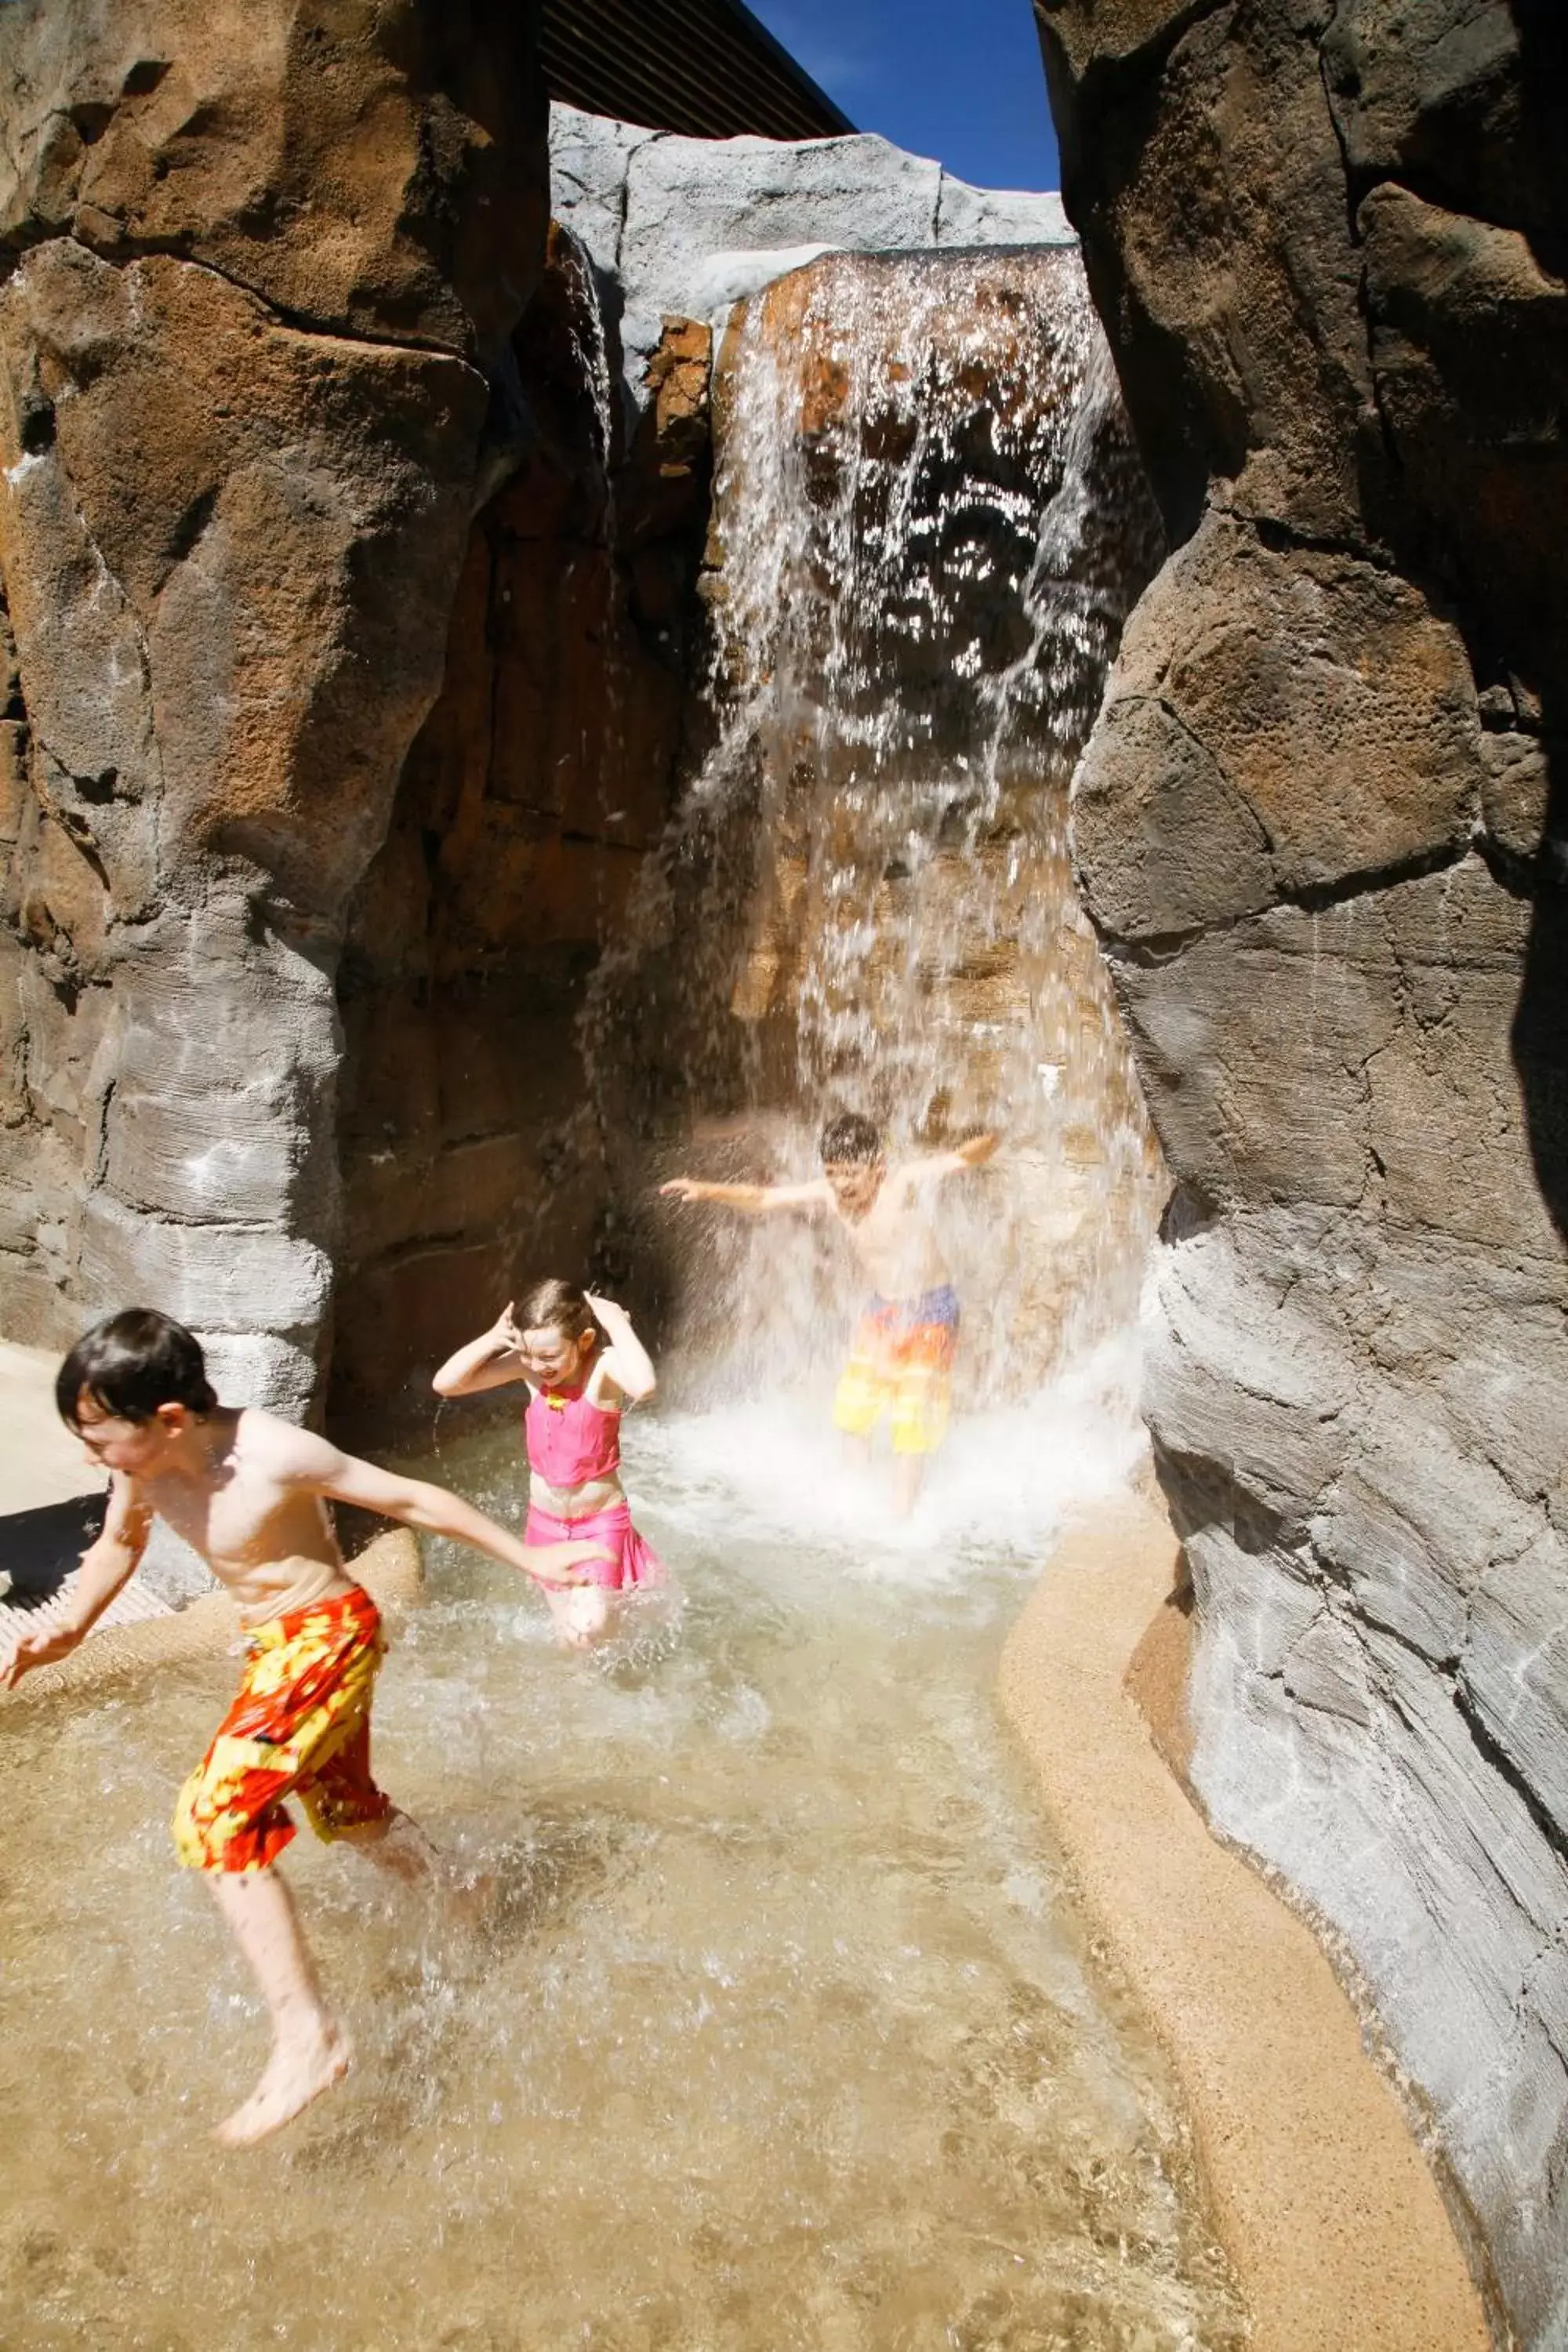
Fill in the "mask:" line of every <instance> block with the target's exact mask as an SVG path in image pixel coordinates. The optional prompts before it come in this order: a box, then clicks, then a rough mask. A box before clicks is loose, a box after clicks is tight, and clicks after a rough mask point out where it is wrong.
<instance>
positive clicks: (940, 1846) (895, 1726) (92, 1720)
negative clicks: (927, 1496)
mask: <svg viewBox="0 0 1568 2352" xmlns="http://www.w3.org/2000/svg"><path fill="white" fill-rule="evenodd" d="M638 1439H639V1444H638V1459H637V1465H636V1475H635V1477H634V1480H633V1484H634V1487H635V1489H636V1491H637V1497H638V1502H639V1512H640V1517H641V1518H642V1520H643V1522H644V1524H645V1526H646V1528H647V1532H648V1533H649V1535H650V1536H651V1537H652V1538H654V1539H655V1541H656V1542H657V1543H658V1546H659V1548H660V1549H661V1550H662V1551H663V1552H664V1553H665V1555H666V1557H667V1558H668V1559H669V1560H670V1561H671V1562H672V1563H673V1564H674V1565H675V1566H676V1567H677V1569H678V1570H679V1582H680V1587H681V1592H682V1596H683V1601H682V1605H681V1607H680V1608H679V1612H674V1613H669V1612H666V1613H665V1614H664V1615H662V1616H661V1615H658V1614H654V1615H650V1617H649V1618H648V1620H647V1622H640V1623H638V1624H637V1625H635V1626H634V1627H633V1628H632V1629H631V1630H630V1632H629V1633H628V1636H627V1638H626V1641H625V1643H623V1644H622V1645H621V1647H620V1649H619V1650H618V1652H617V1654H616V1655H615V1656H613V1657H611V1658H608V1659H603V1660H598V1661H594V1662H584V1661H579V1660H574V1659H570V1658H566V1657H563V1655H562V1654H559V1653H558V1652H556V1651H555V1650H554V1649H553V1648H552V1646H551V1645H550V1643H548V1640H547V1638H546V1634H545V1628H544V1622H543V1612H542V1609H541V1608H539V1607H538V1606H537V1605H536V1603H535V1602H534V1601H533V1600H532V1599H531V1596H530V1595H529V1593H528V1592H527V1591H526V1590H525V1589H523V1588H522V1587H521V1586H520V1585H519V1583H518V1582H517V1581H516V1580H513V1579H512V1578H510V1576H509V1575H508V1574H507V1573H506V1572H505V1571H504V1570H500V1569H494V1568H491V1567H490V1566H489V1564H488V1563H485V1562H482V1561H476V1560H475V1559H473V1558H472V1557H471V1556H462V1557H458V1556H456V1555H444V1553H443V1550H442V1548H440V1547H437V1548H436V1549H435V1552H434V1554H433V1556H432V1559H431V1581H430V1584H429V1587H428V1591H427V1593H426V1597H425V1598H424V1599H423V1600H422V1601H419V1602H417V1603H416V1604H415V1605H414V1606H413V1607H411V1608H410V1609H409V1610H407V1611H406V1612H404V1613H403V1614H402V1615H401V1617H400V1618H399V1620H398V1621H397V1622H396V1623H395V1627H394V1635H395V1642H394V1648H393V1652H392V1655H391V1658H390V1660H389V1662H388V1664H387V1666H386V1668H385V1670H384V1677H383V1685H382V1689H381V1693H380V1696H379V1699H378V1706H377V1734H376V1737H377V1769H378V1771H379V1773H380V1775H381V1777H382V1778H383V1780H384V1782H385V1785H386V1786H387V1787H388V1789H389V1790H391V1791H392V1793H393V1794H394V1795H395V1797H396V1798H397V1799H398V1801H400V1802H401V1803H403V1804H404V1805H405V1806H406V1807H407V1808H408V1809H409V1810H410V1811H414V1812H415V1813H416V1815H418V1817H419V1818H420V1819H421V1820H422V1821H423V1822H425V1823H426V1827H427V1828H428V1829H429V1831H430V1832H431V1833H432V1834H433V1835H434V1836H436V1837H437V1839H438V1840H439V1841H440V1842H441V1843H443V1844H446V1845H447V1846H450V1847H452V1848H453V1849H455V1850H457V1851H458V1852H459V1853H462V1854H463V1855H464V1856H465V1857H467V1858H468V1859H469V1860H471V1861H472V1862H474V1863H475V1864H482V1865H483V1866H484V1867H486V1868H488V1869H490V1870H493V1871H494V1872H495V1873H496V1874H497V1875H498V1879H499V1889H498V1895H497V1901H496V1908H495V1912H494V1915H493V1917H492V1919H491V1922H490V1924H489V1927H488V1929H487V1930H486V1931H485V1932H484V1933H483V1934H482V1935H481V1936H480V1937H478V1938H477V1939H475V1938H468V1939H465V1938H464V1937H460V1936H458V1935H455V1934H454V1933H453V1932H452V1931H451V1930H450V1929H449V1928H448V1927H447V1926H446V1924H445V1923H444V1922H442V1921H440V1920H439V1919H436V1918H433V1917H431V1916H428V1915H427V1914H426V1912H425V1911H424V1910H422V1909H421V1907H420V1906H418V1905H417V1904H416V1903H412V1902H410V1901H409V1900H408V1899H407V1898H406V1897H405V1896H403V1895H394V1894H391V1893H389V1891H388V1889H387V1888H386V1886H385V1885H384V1883H383V1881H382V1880H381V1879H380V1878H379V1877H378V1876H377V1875H376V1874H375V1873H374V1871H373V1870H372V1869H371V1868H370V1867H369V1866H368V1865H367V1864H364V1863H363V1861H361V1860H358V1859H356V1858H355V1857H353V1856H350V1855H346V1854H342V1853H332V1852H331V1851H330V1850H326V1849H322V1848H321V1847H318V1846H317V1845H315V1844H314V1843H313V1841H311V1840H310V1838H309V1837H308V1836H301V1838H300V1841H299V1842H298V1843H297V1844H296V1846H295V1847H294V1848H293V1850H292V1852H291V1854H290V1858H289V1871H290V1874H291V1875H292V1877H293V1879H294V1883H295V1885H296V1889H297V1892H298V1894H299V1895H300V1902H301V1907H302V1909H303V1910H304V1913H305V1916H306V1918H307V1923H308V1926H309V1927H310V1932H311V1934H312V1937H313V1938H314V1940H315V1942H316V1944H317V1948H318V1950H319V1953H320V1956H321V1961H322V1965H323V1969H324V1973H325V1975H326V1977H327V1979H328V1982H329V1984H330V1986H331V1990H332V1993H333V1995H334V1998H335V1999H336V2000H337V2001H338V2002H339V2004H340V2005H341V2007H342V2011H343V2012H344V2015H345V2017H346V2018H347V2020H348V2021H349V2023H350V2024H351V2027H352V2030H353V2033H354V2036H355V2039H356V2042H357V2044H358V2053H359V2055H358V2062H357V2064H356V2066H355V2069H354V2072H353V2075H352V2076H351V2078H350V2080H349V2082H348V2083H347V2084H345V2085H344V2087H343V2089H342V2091H341V2092H340V2093H338V2094H337V2095H334V2097H333V2098H331V2100H329V2101H327V2102H324V2103H323V2104H322V2105H321V2106H319V2107H318V2108H317V2109H316V2110H314V2111H313V2112H312V2113H311V2114H310V2116H307V2117H306V2118H304V2119H303V2120H302V2121H301V2122H300V2124H299V2125H298V2126H295V2127H294V2128H293V2129H292V2130H291V2131H290V2132H289V2133H288V2134H287V2135H285V2136H284V2137H282V2138H280V2139H279V2141H277V2142H275V2143H272V2144H271V2145H269V2146H268V2147H265V2148H263V2149H261V2150H259V2151H257V2152H254V2153H252V2154H251V2155H249V2156H247V2157H237V2156H227V2155H224V2154H221V2153H219V2152H218V2151H217V2150H216V2149H215V2148H214V2147H213V2146H212V2144H211V2143H210V2141H209V2140H208V2139H207V2137H206V2129H207V2126H209V2125H210V2124H211V2123H212V2122H213V2121H215V2120H216V2118H217V2116H220V2115H221V2114H222V2113H224V2112H225V2111H226V2107H227V2106H228V2105H232V2104H233V2103H234V2102H235V2101H236V2100H237V2097H238V2096H239V2095H241V2094H242V2093H243V2092H244V2091H245V2090H246V2089H247V2087H248V2084H249V2080H250V2077H251V2075H252V2074H254V2072H255V2071H256V2069H257V2068H258V2066H259V2064H260V2062H261V2059H262V2056H263V2054H264V2047H265V2035H264V2030H263V2026H262V2022H261V2019H260V2015H259V2011H258V2006H257V2003H256V2001H255V2000H254V1998H253V1996H252V1994H251V1991H250V1989H249V1986H248V1984H247V1982H246V1981H245V1979H244V1978H243V1976H242V1973H241V1969H240V1967H239V1963H238V1962H237V1959H236V1958H234V1957H233V1956H232V1954H231V1953H230V1951H229V1949H228V1948H227V1947H226V1941H225V1939H224V1937H223V1935H222V1932H221V1930H220V1927H219V1925H218V1923H217V1920H216V1916H215V1915H214V1911H213V1906H212V1905H211V1902H210V1898H209V1897H208V1896H207V1895H206V1893H205V1889H204V1887H203V1886H202V1885H201V1884H200V1883H199V1881H198V1880H197V1879H196V1878H195V1876H193V1875H190V1874H184V1873H181V1872H179V1871H177V1870H176V1869H175V1868H174V1865H173V1862H172V1857H171V1853H170V1850H169V1846H168V1843H167V1833H166V1822H167V1817H168V1813H169V1811H170V1808H171V1804H172V1801H173V1796H174V1790H175V1788H176V1787H177V1785H178V1783H179V1781H180V1780H181V1779H182V1777H183V1775H184V1772H185V1771H186V1770H187V1769H189V1767H190V1765H191V1764H192V1763H193V1762H194V1760H195V1758H196V1757H197V1755H198V1754H199V1753H200V1752H201V1750H202V1748H203V1747H204V1746H205V1742H206V1739H207V1738H208V1737H209V1736H210V1733H211V1729H212V1727H213V1724H214V1722H215V1720H216V1717H217V1715H218V1713H219V1712H220V1711H221V1708H222V1706H223V1705H224V1704H225V1701H226V1696H227V1693H228V1690H229V1687H230V1685H231V1683H232V1679H233V1674H234V1665H233V1662H232V1661H228V1660H214V1661H211V1662H204V1663H201V1664H184V1665H182V1666H180V1667H177V1668H171V1669H169V1670H168V1671H167V1672H166V1673H165V1675H163V1677H161V1678H160V1679H159V1680H158V1681H157V1682H156V1683H155V1684H150V1685H148V1686H146V1687H141V1686H137V1685H123V1684H122V1685H118V1686H117V1687H116V1689H115V1691H114V1693H113V1695H112V1696H110V1697H109V1698H107V1699H105V1700H102V1701H100V1702H99V1703H97V1704H94V1705H82V1704H77V1705H60V1706H35V1707H29V1708H23V1707H17V1708H16V1709H14V1710H12V1711H10V1712H9V1713H7V1714H5V1715H4V1716H0V1807H3V1818H4V1821H5V1840H4V1846H3V1848H0V1900H3V1902H4V1907H5V1941H4V1952H5V1991H4V2002H5V2009H4V2016H5V2032H4V2036H3V2041H0V2103H3V2112H4V2115H5V2134H4V2146H3V2149H0V2311H3V2314H4V2325H3V2326H0V2341H3V2342H4V2344H5V2347H6V2352H42V2347H56V2346H66V2345H71V2346H79V2345H82V2344H90V2345H92V2346H93V2347H95V2352H121V2347H149V2352H153V2347H157V2352H187V2347H188V2352H226V2347H231V2346H232V2347H240V2346H242V2345H243V2346H245V2347H253V2346H256V2345H258V2344H267V2345H269V2346H278V2347H288V2352H405V2347H406V2352H427V2347H474V2352H479V2347H530V2352H532V2347H540V2352H554V2347H566V2346H584V2347H616V2348H617V2352H654V2347H669V2352H742V2347H744V2352H784V2347H802V2352H862V2347H864V2352H894V2347H900V2352H901V2347H909V2352H949V2347H953V2352H982V2347H996V2348H997V2352H1002V2347H1006V2352H1054V2347H1061V2352H1101V2347H1104V2352H1111V2347H1117V2352H1165V2348H1166V2347H1171V2348H1172V2352H1173V2348H1174V2347H1205V2352H1230V2347H1233V2346H1235V2345H1237V2344H1238V2343H1239V2341H1240V2340H1241V2339H1240V2331H1239V2327H1238V2324H1237V2313H1236V2309H1235V2306H1234V2304H1233V2302H1232V2299H1231V2296H1230V2293H1229V2290H1228V2287H1227V2284H1226V2273H1225V2269H1224V2264H1223V2263H1222V2261H1221V2259H1220V2257H1219V2255H1218V2254H1217V2252H1216V2251H1215V2247H1214V2244H1213V2242H1212V2240H1211V2239H1210V2237H1209V2236H1208V2234H1207V2232H1206V2231H1205V2227H1204V2225H1203V2222H1202V2221H1201V2218H1200V2215H1199V2211H1198V2208H1197V2203H1196V2199H1195V2194H1194V2184H1193V2181H1192V2179H1191V2176H1190V2170H1189V2166H1188V2160H1187V2156H1186V2151H1185V2147H1184V2138H1183V2136H1182V2133H1181V2131H1180V2128H1179V2126H1178V2125H1177V2123H1176V2121H1175V2119H1174V2116H1173V2110H1172V2106H1171V2102H1170V2098H1169V2094H1168V2089H1167V2084H1166V2080H1165V2077H1164V2074H1163V2069H1162V2067H1161V2065H1160V2063H1159V2062H1158V2060H1157V2057H1156V2054H1155V2053H1154V2052H1153V2050H1152V2047H1151V2046H1149V2045H1148V2044H1147V2042H1145V2041H1144V2040H1143V2038H1142V2035H1141V2032H1140V2030H1139V2028H1138V2026H1137V2024H1136V2021H1134V2020H1133V2019H1132V2018H1131V2017H1130V2016H1128V2015H1124V2014H1122V2013H1121V2011H1120V2009H1119V2006H1118V2003H1117V2001H1116V1999H1115V1997H1114V1996H1113V1995H1112V1994H1111V1993H1110V1992H1109V1991H1108V1990H1106V1989H1105V1988H1103V1987H1102V1986H1100V1984H1099V1983H1098V1982H1097V1979H1096V1975H1095V1971H1094V1969H1093V1966H1092V1961H1091V1956H1090V1955H1089V1953H1088V1952H1087V1951H1086V1948H1085V1943H1084V1937H1083V1934H1082V1931H1081V1929H1080V1927H1079V1924H1078V1923H1077V1921H1076V1920H1075V1918H1074V1916H1073V1915H1072V1912H1071V1910H1070V1907H1069V1906H1068V1903H1067V1901H1066V1899H1065V1897H1064V1893H1063V1889H1062V1887H1061V1885H1060V1883H1059V1880H1058V1874H1057V1871H1056V1868H1055V1866H1054V1864H1053V1861H1052V1858H1051V1856H1050V1854H1049V1853H1048V1851H1047V1847H1046V1843H1045V1840H1044V1837H1043V1834H1042V1832H1041V1829H1040V1826H1039V1824H1038V1822H1037V1818H1036V1817H1035V1815H1034V1814H1033V1812H1032V1811H1031V1809H1030V1804H1029V1800H1028V1797H1027V1794H1026V1787H1025V1784H1024V1781H1023V1779H1022V1776H1021V1773H1020V1771H1019V1769H1017V1768H1016V1765H1015V1761H1014V1759H1013V1758H1012V1756H1011V1754H1010V1752H1009V1750H1008V1748H1007V1747H1006V1744H1005V1739H1004V1738H1003V1736H1002V1734H1001V1732H1000V1731H999V1729H998V1727H997V1724H996V1718H995V1714H994V1702H993V1698H992V1689H993V1685H994V1672H995V1661H996V1656H997V1654H998V1651H999V1649H1000V1645H1001V1642H1002V1638H1003V1636H1004V1633H1005V1629H1006V1625H1007V1623H1008V1622H1009V1620H1010V1618H1011V1616H1012V1615H1013V1614H1015V1613H1016V1609H1017V1606H1018V1603H1019V1601H1020V1599H1021V1596H1022V1593H1023V1591H1024V1590H1025V1589H1026V1585H1027V1581H1028V1579H1029V1576H1030V1574H1031V1573H1032V1572H1033V1571H1032V1564H1031V1561H1030V1559H1026V1557H1024V1556H1023V1554H1022V1553H1019V1554H1017V1555H1015V1556H1013V1557H1008V1556H1007V1555H1006V1554H1005V1553H1002V1554H997V1553H992V1554H989V1555H988V1556H986V1557H984V1559H982V1558H980V1557H972V1556H966V1555H965V1553H964V1551H963V1548H962V1547H961V1546H959V1545H957V1544H955V1543H952V1542H949V1541H947V1540H945V1539H942V1538H940V1537H939V1539H938V1540H937V1541H935V1542H934V1543H932V1542H931V1541H930V1540H929V1539H928V1540H927V1541H926V1542H925V1543H924V1545H923V1547H917V1549H914V1550H912V1551H909V1550H905V1551H900V1550H898V1549H883V1550H879V1548H878V1546H877V1545H876V1543H875V1542H873V1541H870V1540H868V1539H867V1538H865V1537H864V1536H859V1535H858V1536H857V1537H856V1538H855V1539H854V1540H853V1541H852V1542H850V1543H848V1544H847V1545H844V1544H840V1545H835V1544H834V1543H832V1542H830V1541H828V1540H826V1538H824V1537H823V1536H822V1535H821V1534H820V1533H818V1534H817V1535H816V1536H814V1537H813V1538H812V1539H811V1540H810V1541H808V1542H805V1543H802V1542H800V1541H798V1540H795V1539H790V1540H785V1539H784V1536H783V1534H782V1532H781V1531H780V1530H779V1529H778V1528H774V1527H772V1526H770V1524H769V1518H768V1512H767V1510H766V1509H765V1508H763V1509H761V1510H759V1509H756V1508H753V1507H751V1506H750V1505H749V1504H748V1503H747V1501H746V1498H745V1497H743V1496H738V1495H737V1493H736V1491H735V1490H734V1489H733V1487H732V1486H731V1484H730V1483H729V1482H728V1481H727V1478H726V1475H725V1474H724V1470H723V1466H722V1456H723V1449H722V1447H720V1448H719V1449H718V1452H717V1454H716V1452H715V1447H714V1444H713V1433H712V1432H711V1430H709V1431H708V1432H707V1433H705V1434H704V1435H703V1437H702V1439H701V1442H700V1443H699V1442H697V1440H696V1439H694V1438H692V1437H691V1434H690V1433H689V1432H688V1431H685V1430H684V1429H683V1426H682V1424H681V1423H680V1422H679V1419H677V1418H672V1419H671V1420H670V1421H668V1422H667V1423H649V1424H648V1425H647V1428H646V1429H645V1430H644V1431H642V1432H639V1433H638ZM440 1467H441V1475H444V1476H445V1477H446V1478H447V1479H448V1480H449V1481H450V1482H451V1483H453V1484H456V1485H459V1486H462V1487H463V1488H464V1490H465V1491H467V1492H468V1493H470V1494H474V1495H475V1496H477V1497H478V1498H479V1499H480V1500H484V1501H487V1502H488V1503H489V1506H490V1507H494V1508H496V1509H497V1510H498V1511H511V1512H514V1513H515V1511H516V1510H517V1508H518V1507H519V1499H520V1495H521V1474H520V1472H519V1469H518V1466H517V1463H516V1458H515V1450H514V1446H513V1444H512V1442H511V1440H510V1439H509V1438H505V1437H496V1436H487V1437H480V1438H478V1439H474V1440H471V1441H463V1442H461V1443H459V1444H456V1445H447V1447H446V1448H445V1450H444V1453H443V1457H442V1462H441V1465H440ZM928 1537H929V1531H928ZM1042 1549H1043V1548H1042ZM1041 1556H1042V1553H1041V1551H1040V1550H1036V1551H1034V1553H1033V1559H1034V1560H1036V1561H1037V1559H1038V1558H1039V1557H1041Z"/></svg>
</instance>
